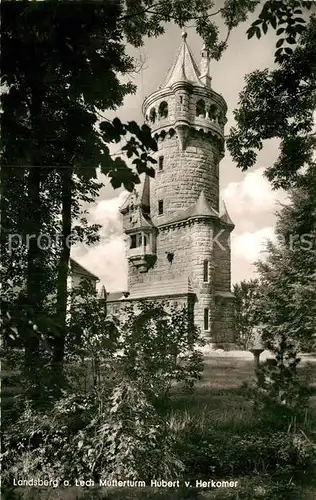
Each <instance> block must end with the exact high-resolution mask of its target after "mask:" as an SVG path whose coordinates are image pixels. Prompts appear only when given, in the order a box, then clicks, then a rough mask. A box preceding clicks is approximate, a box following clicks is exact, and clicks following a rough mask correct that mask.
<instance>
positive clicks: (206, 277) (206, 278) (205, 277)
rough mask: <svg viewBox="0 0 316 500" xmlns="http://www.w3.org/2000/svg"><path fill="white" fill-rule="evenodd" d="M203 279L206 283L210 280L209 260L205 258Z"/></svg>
mask: <svg viewBox="0 0 316 500" xmlns="http://www.w3.org/2000/svg"><path fill="white" fill-rule="evenodd" d="M203 281H204V283H208V281H209V261H208V260H205V261H204V262H203Z"/></svg>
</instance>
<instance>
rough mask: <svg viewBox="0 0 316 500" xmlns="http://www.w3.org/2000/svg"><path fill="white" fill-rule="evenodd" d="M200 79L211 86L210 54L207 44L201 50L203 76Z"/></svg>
mask: <svg viewBox="0 0 316 500" xmlns="http://www.w3.org/2000/svg"><path fill="white" fill-rule="evenodd" d="M200 80H201V82H202V83H203V85H205V87H207V88H211V82H212V78H211V77H210V54H209V52H208V51H207V50H206V47H205V45H204V46H203V48H202V50H201V76H200Z"/></svg>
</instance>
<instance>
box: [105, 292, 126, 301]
mask: <svg viewBox="0 0 316 500" xmlns="http://www.w3.org/2000/svg"><path fill="white" fill-rule="evenodd" d="M127 294H128V292H110V293H108V294H107V297H106V301H107V302H116V301H118V300H123V299H126V296H127Z"/></svg>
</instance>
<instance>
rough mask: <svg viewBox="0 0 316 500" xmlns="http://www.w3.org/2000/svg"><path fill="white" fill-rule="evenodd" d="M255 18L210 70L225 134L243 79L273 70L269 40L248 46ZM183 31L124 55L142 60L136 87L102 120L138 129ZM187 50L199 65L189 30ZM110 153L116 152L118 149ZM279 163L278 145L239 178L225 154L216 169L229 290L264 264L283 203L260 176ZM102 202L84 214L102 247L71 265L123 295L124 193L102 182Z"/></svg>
mask: <svg viewBox="0 0 316 500" xmlns="http://www.w3.org/2000/svg"><path fill="white" fill-rule="evenodd" d="M257 13H258V12H256V13H255V14H254V15H253V16H252V17H251V18H250V19H249V20H248V21H247V22H245V23H243V24H241V25H240V26H239V27H238V28H236V29H235V31H233V33H232V34H231V36H230V38H229V42H228V48H227V50H226V51H225V52H224V54H223V56H222V58H221V60H220V61H218V62H215V61H212V62H211V66H210V73H211V76H212V87H213V89H214V90H215V91H217V92H218V93H220V94H222V95H223V97H224V98H225V100H226V102H227V105H228V113H227V119H228V122H227V124H226V128H225V134H228V132H229V129H230V128H231V127H232V126H234V115H233V111H234V109H236V108H237V106H238V96H239V93H240V92H241V90H242V89H243V87H244V83H245V76H246V75H247V74H249V73H250V72H252V71H254V70H256V69H264V68H270V69H272V68H273V54H274V47H275V37H274V35H273V33H270V32H269V31H268V33H267V35H265V36H263V37H262V38H261V39H260V40H258V39H257V38H253V39H251V40H248V39H247V35H246V31H247V29H248V27H249V26H250V24H251V20H252V19H253V20H254V19H256V18H257ZM218 24H219V27H220V33H221V35H222V38H225V37H226V32H225V27H224V26H223V25H222V24H221V22H220V20H218ZM182 31H183V30H181V29H180V28H178V27H177V26H175V25H173V24H169V25H167V26H166V31H165V34H164V35H162V36H160V37H159V38H156V39H155V38H153V39H145V43H144V45H143V47H141V48H140V49H137V50H136V49H131V48H129V50H128V52H129V53H131V55H133V56H134V57H136V58H138V59H139V58H142V59H145V64H144V66H143V70H142V71H141V72H139V73H137V74H134V75H130V79H131V81H132V82H133V83H134V84H135V85H136V86H137V92H136V94H134V95H130V96H127V97H126V98H125V101H124V104H123V106H122V107H120V108H119V109H118V110H116V112H115V113H114V115H113V113H111V114H108V115H106V116H107V117H108V118H111V119H112V118H113V117H114V116H118V117H119V118H120V119H121V120H122V121H128V120H135V121H137V122H138V123H143V121H144V119H143V116H142V112H141V106H142V102H143V100H144V98H145V97H146V96H148V95H149V94H150V93H152V92H153V91H155V90H156V89H157V88H158V86H159V85H160V83H161V81H162V80H163V78H164V76H165V75H166V73H167V71H168V69H169V67H170V66H171V64H172V63H173V61H174V58H175V56H176V54H177V51H178V48H179V46H180V44H181V42H182V39H181V33H182ZM186 31H187V33H188V37H187V43H188V45H189V46H190V48H191V50H192V51H193V54H194V55H195V58H196V60H197V62H198V63H199V61H200V51H201V48H202V45H203V42H202V40H201V38H200V37H199V36H198V35H197V34H196V32H195V28H194V27H192V26H188V27H187V28H186ZM115 148H116V149H117V150H118V149H120V145H116V146H115ZM277 155H278V142H277V141H276V140H271V141H267V142H266V143H264V147H263V149H262V151H260V153H259V154H258V160H257V163H256V165H255V167H253V168H252V169H250V170H248V171H247V172H241V171H240V170H239V169H238V168H237V167H236V165H235V164H234V162H233V160H232V158H231V157H230V155H229V153H228V151H226V154H225V157H224V158H223V160H222V161H221V164H220V190H221V195H222V197H223V199H224V201H225V203H226V206H227V209H228V212H229V214H230V217H231V219H232V220H233V222H234V224H235V229H234V231H233V233H232V244H231V249H232V283H233V284H234V283H238V282H240V281H241V280H244V279H250V278H253V277H255V266H254V262H255V261H256V260H258V259H259V258H264V253H262V252H263V250H264V245H265V242H266V240H267V239H268V238H270V239H273V238H274V225H275V221H276V211H277V210H278V209H279V208H280V203H286V201H287V198H286V195H285V193H284V192H282V191H273V190H272V188H271V186H270V183H269V182H268V180H267V179H266V178H265V176H264V173H265V169H266V167H267V166H269V165H271V164H272V163H274V161H275V160H276V158H277ZM100 179H101V180H102V182H103V183H104V187H103V188H102V189H101V192H100V196H99V197H98V199H97V200H96V202H95V203H93V204H90V205H89V206H87V207H85V208H86V209H87V210H88V212H89V217H88V219H89V221H90V222H91V223H98V224H101V225H102V229H101V231H100V235H101V241H100V243H99V244H97V245H95V246H94V247H91V248H89V247H86V246H84V245H80V246H76V247H74V248H73V250H72V257H73V258H74V259H75V260H77V261H78V262H79V263H80V264H81V265H82V266H84V267H86V268H87V269H88V270H90V271H91V272H92V273H94V274H96V275H97V276H99V278H100V283H99V285H104V286H105V288H106V290H107V291H110V292H112V291H120V290H126V289H127V261H126V257H125V240H124V235H123V229H122V221H121V216H120V213H119V207H120V206H121V205H122V203H123V201H124V200H125V198H126V196H127V192H126V191H124V190H123V189H117V190H114V189H113V188H112V187H111V185H110V184H109V181H108V179H107V178H106V177H104V176H101V178H100Z"/></svg>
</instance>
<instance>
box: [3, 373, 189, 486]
mask: <svg viewBox="0 0 316 500" xmlns="http://www.w3.org/2000/svg"><path fill="white" fill-rule="evenodd" d="M172 444H173V443H172V440H171V437H170V436H168V434H167V426H166V423H165V422H164V421H163V420H162V419H161V417H159V415H158V414H157V412H156V410H155V409H154V407H153V406H152V405H151V403H150V402H148V401H147V399H146V396H145V394H144V393H142V391H141V390H140V389H139V388H138V387H137V386H135V385H133V384H132V383H130V382H129V381H122V382H121V383H119V384H118V385H117V386H116V387H115V388H114V389H113V391H112V394H111V396H110V398H107V397H105V398H102V396H101V397H100V394H99V393H98V392H95V393H92V394H91V395H89V396H86V395H84V394H83V395H70V396H65V397H64V398H62V399H61V400H60V401H58V402H57V403H56V404H55V406H54V408H53V410H52V411H51V412H50V413H49V414H47V413H45V412H42V413H39V412H36V411H34V410H32V409H31V407H30V405H27V407H26V408H25V411H24V412H23V414H22V415H21V417H20V418H19V420H18V421H17V422H16V424H15V425H14V428H13V427H12V428H8V429H7V431H6V432H5V434H4V441H3V450H4V453H3V455H2V460H3V468H2V478H3V481H4V483H6V484H10V483H11V484H12V480H13V477H17V476H18V477H19V478H20V479H24V478H25V479H29V478H32V477H42V478H43V477H45V478H47V479H49V480H58V481H59V482H61V481H63V480H65V479H67V480H69V481H71V482H73V481H75V479H76V478H80V479H83V480H89V479H93V480H95V481H98V480H99V479H100V477H103V478H104V477H106V478H115V479H129V478H133V479H137V478H139V479H142V480H144V479H146V478H147V477H148V478H149V477H156V478H164V479H165V478H166V477H170V478H173V477H175V475H177V473H178V472H180V471H181V470H182V469H183V466H182V463H181V462H180V461H179V460H178V459H177V457H176V455H175V454H174V453H173V451H172Z"/></svg>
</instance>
